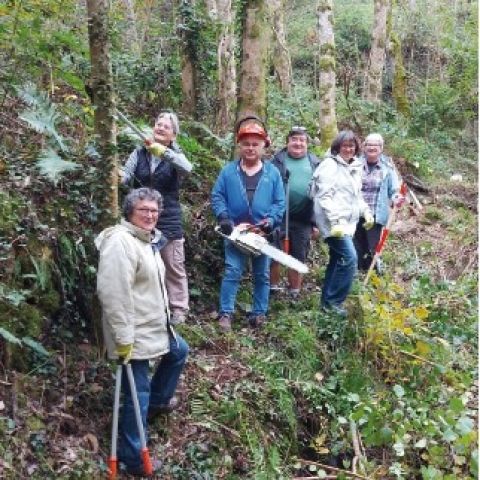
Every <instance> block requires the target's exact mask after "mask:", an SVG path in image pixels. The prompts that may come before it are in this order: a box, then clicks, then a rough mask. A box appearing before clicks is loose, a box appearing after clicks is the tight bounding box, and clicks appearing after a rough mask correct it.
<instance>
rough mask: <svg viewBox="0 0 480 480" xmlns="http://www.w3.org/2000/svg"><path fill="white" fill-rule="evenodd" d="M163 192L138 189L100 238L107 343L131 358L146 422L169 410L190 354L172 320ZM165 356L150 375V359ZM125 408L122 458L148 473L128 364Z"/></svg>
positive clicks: (115, 353) (134, 470) (130, 468)
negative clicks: (163, 250) (162, 251)
mask: <svg viewBox="0 0 480 480" xmlns="http://www.w3.org/2000/svg"><path fill="white" fill-rule="evenodd" d="M161 207H162V197H161V195H160V194H159V193H158V192H157V191H155V190H151V189H149V188H140V189H137V190H133V191H132V192H130V193H129V194H128V195H127V197H126V199H125V201H124V208H123V214H124V219H122V221H121V223H120V224H118V225H115V226H114V227H109V228H106V229H105V230H103V232H102V233H100V235H98V237H97V238H96V239H95V245H96V246H97V248H98V251H99V253H100V260H99V264H98V274H97V294H98V298H99V300H100V303H101V306H102V322H103V331H104V338H105V344H106V346H107V350H108V355H109V358H111V359H121V360H122V361H123V362H124V363H128V362H130V365H131V367H132V372H133V376H134V379H135V385H136V388H137V396H138V403H139V405H140V415H141V418H142V422H143V426H144V429H146V427H147V416H148V419H149V420H150V419H152V418H154V417H155V416H156V415H158V414H161V413H169V412H170V411H172V410H173V408H175V406H176V404H177V400H176V397H174V393H175V389H176V387H177V384H178V380H179V378H180V374H181V372H182V370H183V367H184V365H185V362H186V359H187V355H188V345H187V343H186V342H185V340H184V339H183V338H182V337H181V336H180V335H178V334H176V333H174V331H173V329H172V327H171V326H170V322H169V318H168V317H169V312H168V298H167V294H166V291H165V290H166V289H165V282H164V273H165V267H164V264H163V261H162V259H161V257H160V255H159V253H158V250H159V248H160V246H161V244H162V242H164V241H165V239H164V238H163V235H162V234H161V232H160V231H158V230H156V229H155V225H156V223H157V219H158V216H159V214H160V212H161ZM155 359H159V362H158V364H157V368H156V370H155V372H154V374H153V376H152V378H151V379H150V377H149V362H150V360H155ZM122 389H123V394H124V397H123V409H122V414H121V418H120V425H119V427H120V428H119V448H118V458H119V460H120V461H121V462H122V463H123V464H124V465H125V466H126V469H127V473H129V474H132V475H141V476H144V471H143V465H142V461H141V456H140V448H141V443H140V436H139V433H138V430H137V423H136V420H135V410H134V406H133V399H132V395H131V392H130V387H129V382H128V380H127V378H126V374H125V370H123V379H122Z"/></svg>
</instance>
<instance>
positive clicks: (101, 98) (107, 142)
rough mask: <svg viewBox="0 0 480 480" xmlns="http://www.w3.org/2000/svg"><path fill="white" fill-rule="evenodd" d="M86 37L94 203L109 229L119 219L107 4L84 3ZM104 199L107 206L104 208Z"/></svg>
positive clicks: (96, 0)
mask: <svg viewBox="0 0 480 480" xmlns="http://www.w3.org/2000/svg"><path fill="white" fill-rule="evenodd" d="M87 11H88V37H89V43H90V62H91V65H92V70H91V79H90V83H91V87H92V92H93V104H94V106H95V113H94V129H95V135H96V137H97V145H98V152H99V154H100V159H99V162H98V164H97V169H98V174H99V182H98V184H99V185H102V186H103V189H99V191H98V193H97V198H96V202H97V205H98V207H100V209H101V210H102V211H103V212H104V213H103V214H102V215H101V218H100V224H103V225H108V224H111V223H112V220H113V219H116V218H117V217H118V165H117V155H116V128H115V122H114V113H115V103H114V98H113V80H112V67H111V64H110V40H109V37H108V14H109V1H108V0H87ZM105 198H107V199H108V200H107V203H106V204H105Z"/></svg>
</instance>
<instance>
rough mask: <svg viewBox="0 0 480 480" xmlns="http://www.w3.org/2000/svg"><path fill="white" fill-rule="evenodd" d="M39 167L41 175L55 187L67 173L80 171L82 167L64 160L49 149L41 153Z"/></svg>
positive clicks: (38, 161)
mask: <svg viewBox="0 0 480 480" xmlns="http://www.w3.org/2000/svg"><path fill="white" fill-rule="evenodd" d="M37 167H38V169H39V171H40V175H43V176H44V177H46V178H48V179H49V180H50V181H51V182H52V183H53V184H54V185H57V183H58V182H59V181H60V180H61V178H62V177H63V175H64V174H65V173H68V172H73V171H75V170H78V169H79V168H80V165H78V164H77V163H74V162H69V161H67V160H63V159H62V158H61V157H60V156H59V155H58V154H57V153H56V152H55V150H52V149H48V150H42V151H41V152H40V155H39V157H38V160H37Z"/></svg>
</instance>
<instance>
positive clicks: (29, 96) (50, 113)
mask: <svg viewBox="0 0 480 480" xmlns="http://www.w3.org/2000/svg"><path fill="white" fill-rule="evenodd" d="M18 94H19V97H20V98H21V99H22V100H23V101H24V102H25V103H26V104H27V105H29V106H30V109H29V110H25V111H24V112H23V113H21V114H20V115H19V117H20V118H21V119H22V120H23V121H25V122H26V123H28V125H29V126H30V127H31V128H33V129H34V130H35V131H36V132H38V133H40V134H45V135H47V136H48V137H50V138H53V140H55V142H56V144H57V146H58V147H60V149H61V150H62V151H63V152H68V149H67V147H66V145H65V143H64V140H63V138H62V137H61V135H59V134H58V132H57V129H56V125H55V124H56V122H57V120H58V119H59V114H58V112H57V109H56V107H55V105H54V104H53V103H51V102H50V100H49V98H48V95H47V94H46V93H45V92H40V91H38V89H37V87H36V86H35V85H34V84H32V83H30V84H26V85H25V86H24V87H22V88H19V89H18Z"/></svg>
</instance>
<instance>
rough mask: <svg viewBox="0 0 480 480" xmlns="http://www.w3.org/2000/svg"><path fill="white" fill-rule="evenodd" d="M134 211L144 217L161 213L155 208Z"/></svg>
mask: <svg viewBox="0 0 480 480" xmlns="http://www.w3.org/2000/svg"><path fill="white" fill-rule="evenodd" d="M134 210H136V211H137V212H140V213H141V214H142V215H148V214H150V215H158V214H159V213H160V211H159V210H157V209H155V208H135V209H134Z"/></svg>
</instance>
